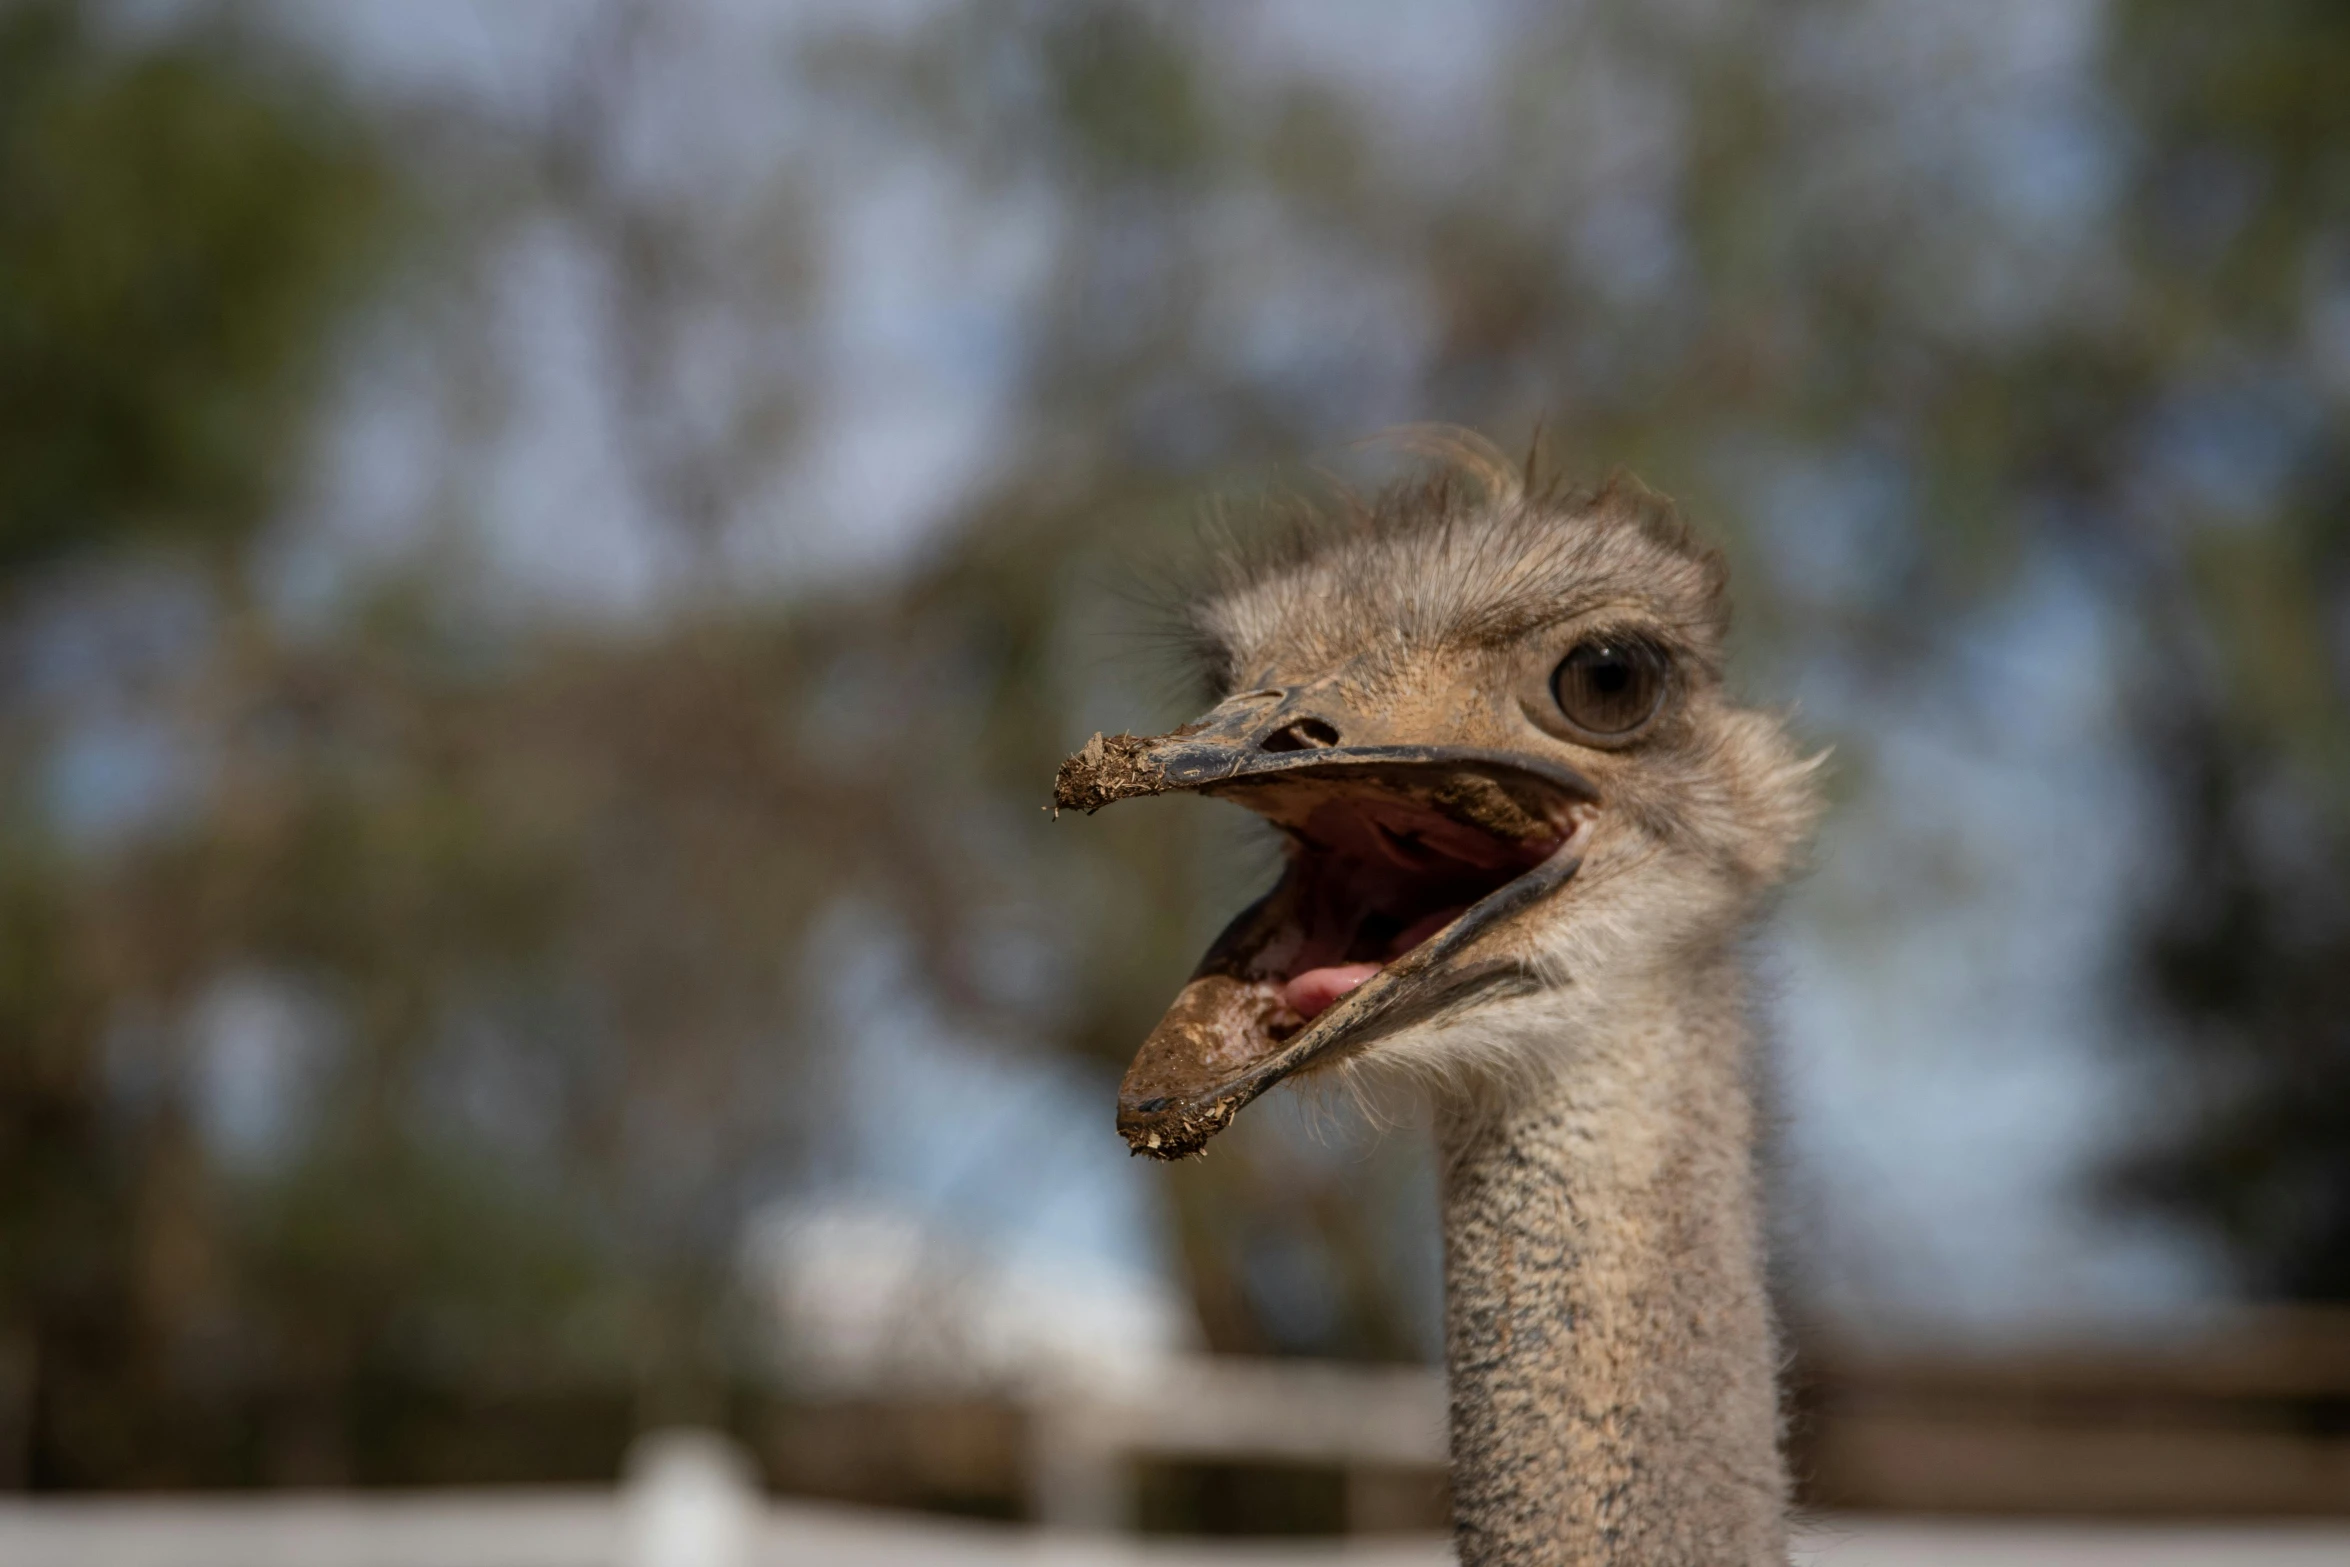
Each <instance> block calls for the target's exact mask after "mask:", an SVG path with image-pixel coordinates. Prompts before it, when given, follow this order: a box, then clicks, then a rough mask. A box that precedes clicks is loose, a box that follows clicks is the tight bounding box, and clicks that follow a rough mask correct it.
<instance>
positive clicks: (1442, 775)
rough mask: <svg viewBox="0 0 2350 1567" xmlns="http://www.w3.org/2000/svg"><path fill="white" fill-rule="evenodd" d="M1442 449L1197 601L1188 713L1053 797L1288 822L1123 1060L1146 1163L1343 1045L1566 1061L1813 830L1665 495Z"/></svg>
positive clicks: (1445, 1072) (1367, 1054)
mask: <svg viewBox="0 0 2350 1567" xmlns="http://www.w3.org/2000/svg"><path fill="white" fill-rule="evenodd" d="M1446 456H1447V460H1446V462H1445V463H1444V465H1443V466H1442V467H1441V468H1440V469H1439V470H1438V471H1437V472H1436V473H1435V474H1434V475H1433V476H1431V477H1429V478H1426V479H1424V480H1422V481H1419V482H1416V483H1413V484H1408V485H1404V486H1399V487H1397V488H1394V489H1391V490H1389V491H1387V492H1385V493H1383V494H1381V495H1379V496H1378V497H1376V498H1375V499H1374V500H1372V501H1370V502H1369V503H1367V504H1363V505H1361V506H1358V507H1356V508H1355V509H1353V510H1352V511H1351V512H1350V514H1349V515H1348V516H1347V517H1346V518H1344V519H1342V520H1340V521H1337V522H1335V523H1334V524H1332V525H1330V526H1328V527H1324V528H1321V529H1319V530H1317V531H1318V532H1319V535H1320V536H1319V537H1318V538H1309V539H1308V540H1307V541H1305V542H1302V543H1301V545H1300V547H1298V548H1297V549H1295V550H1294V551H1292V552H1291V553H1290V554H1289V555H1288V556H1287V557H1286V558H1283V559H1280V560H1276V561H1270V562H1260V563H1258V564H1256V565H1254V566H1253V567H1249V568H1245V569H1235V571H1234V572H1233V573H1232V576H1231V580H1229V581H1228V582H1227V583H1225V585H1224V586H1223V587H1222V589H1221V590H1220V591H1218V592H1216V593H1214V594H1213V595H1211V596H1210V597H1208V598H1207V599H1206V600H1205V601H1204V602H1203V603H1202V604H1201V605H1200V606H1199V607H1198V609H1197V610H1196V611H1195V613H1194V624H1195V626H1196V629H1197V631H1198V632H1199V634H1200V640H1201V642H1202V643H1203V644H1204V645H1205V647H1206V648H1207V650H1208V654H1209V660H1210V666H1211V670H1212V672H1213V675H1214V677H1215V679H1216V681H1217V684H1218V688H1219V689H1220V690H1221V691H1222V692H1223V693H1224V695H1223V697H1222V700H1220V701H1218V702H1217V703H1216V704H1215V705H1214V706H1213V707H1211V708H1210V709H1209V710H1208V711H1207V712H1206V713H1205V714H1203V715H1202V716H1201V717H1200V718H1198V719H1197V720H1196V721H1194V722H1192V723H1189V724H1185V725H1184V726H1183V727H1182V728H1180V729H1177V730H1175V731H1173V732H1172V733H1170V734H1166V735H1161V736H1157V737H1155V738H1150V739H1139V738H1136V737H1135V736H1132V735H1113V736H1102V735H1096V736H1095V737H1094V738H1093V739H1092V741H1090V742H1089V743H1088V744H1087V745H1086V747H1085V749H1084V750H1082V751H1080V752H1079V753H1078V754H1077V755H1075V756H1073V757H1071V758H1069V760H1068V761H1066V762H1065V763H1063V764H1062V767H1061V771H1060V775H1059V777H1058V778H1057V779H1056V781H1055V789H1054V799H1055V803H1056V805H1058V806H1062V807H1072V808H1077V809H1082V810H1085V811H1088V812H1090V811H1093V810H1096V809H1098V808H1100V807H1101V806H1103V805H1105V804H1108V803H1109V802H1111V801H1113V800H1118V799H1123V798H1127V797H1129V796H1133V795H1142V794H1158V793H1165V792H1169V791H1189V792H1193V793H1199V794H1208V795H1215V796H1217V797H1219V798H1224V799H1230V800H1234V801H1236V802H1238V803H1240V804H1242V805H1246V806H1248V807H1249V808H1250V809H1252V810H1254V811H1256V812H1258V813H1259V814H1261V815H1262V816H1264V817H1265V818H1266V819H1267V820H1269V821H1270V822H1272V823H1273V824H1274V825H1275V826H1276V827H1277V828H1279V829H1280V831H1281V833H1282V835H1283V837H1284V839H1285V846H1284V847H1285V865H1284V870H1283V873H1282V876H1281V879H1280V881H1279V883H1278V884H1277V885H1276V886H1275V887H1274V888H1273V889H1272V891H1270V892H1269V893H1267V894H1266V895H1265V896H1264V897H1262V898H1260V899H1259V900H1258V901H1257V902H1256V903H1254V904H1252V905H1250V906H1249V907H1248V908H1247V909H1246V910H1244V911H1242V912H1241V914H1240V915H1239V916H1238V917H1236V918H1235V919H1234V920H1233V921H1232V922H1231V924H1230V925H1229V926H1228V927H1227V928H1226V929H1225V931H1224V933H1223V934H1222V935H1221V936H1219V937H1218V938H1217V939H1216V941H1215V943H1214V944H1213V945H1212V946H1210V947H1209V949H1208V952H1207V954H1206V956H1205V957H1204V958H1202V959H1201V961H1200V964H1199V967H1198V969H1197V970H1196V971H1195V973H1194V974H1193V975H1192V978H1191V980H1190V981H1189V982H1188V983H1187V984H1186V985H1185V986H1184V988H1183V991H1182V993H1181V994H1180V995H1178V996H1177V997H1176V999H1175V1002H1174V1004H1173V1005H1172V1006H1171V1007H1169V1008H1168V1010H1167V1014H1166V1016H1165V1018H1164V1019H1163V1020H1162V1021H1161V1022H1160V1024H1159V1025H1158V1027H1157V1028H1156V1029H1154V1030H1153V1031H1152V1033H1151V1035H1150V1037H1149V1039H1148V1040H1146V1041H1145V1042H1144V1044H1143V1046H1142V1048H1141V1051H1140V1053H1139V1054H1138V1055H1137V1056H1136V1058H1135V1061H1134V1064H1133V1066H1132V1067H1131V1068H1130V1069H1129V1071H1128V1072H1127V1075H1126V1080H1125V1083H1124V1085H1123V1086H1122V1088H1121V1090H1120V1093H1119V1104H1118V1127H1119V1131H1120V1132H1121V1134H1122V1135H1124V1137H1125V1138H1126V1140H1127V1142H1128V1144H1129V1145H1130V1146H1131V1147H1133V1149H1134V1150H1135V1151H1136V1152H1139V1153H1148V1154H1151V1155H1154V1156H1156V1157H1159V1158H1175V1157H1178V1156H1180V1155H1183V1154H1186V1153H1190V1152H1192V1151H1194V1150H1196V1149H1198V1148H1199V1147H1200V1146H1201V1145H1202V1144H1204V1143H1205V1142H1206V1141H1207V1140H1208V1138H1210V1137H1212V1136H1214V1135H1215V1133H1216V1132H1218V1131H1220V1130H1221V1129H1222V1128H1223V1127H1224V1126H1225V1125H1226V1124H1228V1123H1229V1122H1230V1121H1231V1119H1232V1117H1233V1115H1234V1114H1235V1113H1237V1112H1238V1110H1239V1109H1240V1108H1241V1107H1242V1106H1243V1105H1245V1104H1247V1103H1248V1102H1249V1101H1250V1100H1252V1099H1254V1098H1255V1097H1256V1096H1257V1095H1258V1094H1261V1093H1263V1092H1264V1091H1265V1090H1266V1089H1267V1088H1269V1087H1271V1086H1272V1085H1273V1084H1275V1083H1277V1082H1279V1081H1281V1080H1282V1079H1284V1078H1288V1077H1291V1076H1295V1075H1297V1074H1300V1073H1304V1072H1309V1071H1316V1070H1323V1069H1328V1068H1331V1067H1334V1066H1339V1065H1342V1064H1355V1065H1373V1064H1381V1063H1385V1064H1391V1065H1396V1066H1400V1067H1403V1068H1405V1069H1408V1070H1416V1071H1419V1072H1422V1073H1425V1074H1428V1075H1431V1076H1435V1077H1439V1078H1443V1079H1446V1080H1458V1079H1460V1078H1462V1077H1464V1076H1472V1077H1476V1076H1483V1075H1485V1074H1490V1073H1491V1072H1493V1071H1495V1070H1496V1069H1499V1070H1501V1071H1504V1072H1507V1071H1511V1070H1525V1069H1538V1068H1542V1067H1544V1066H1551V1067H1561V1068H1563V1067H1569V1066H1571V1062H1572V1058H1573V1054H1574V1051H1575V1048H1576V1041H1577V1038H1578V1034H1579V1033H1580V1032H1582V1031H1581V1030H1579V1029H1578V1028H1577V1023H1578V1021H1579V1020H1584V1021H1589V1022H1593V1023H1596V1022H1600V1021H1603V1019H1602V1018H1601V1017H1600V1016H1599V1009H1602V1008H1606V1007H1609V1006H1615V1005H1624V1004H1627V1002H1626V998H1628V997H1636V996H1639V995H1642V994H1644V993H1646V994H1653V993H1654V992H1653V990H1648V991H1644V990H1643V986H1644V985H1647V984H1653V983H1656V982H1663V983H1670V982H1671V980H1672V977H1673V976H1674V975H1676V974H1679V973H1683V972H1686V970H1687V969H1688V967H1689V965H1691V964H1693V963H1700V962H1705V961H1708V960H1709V959H1711V958H1713V957H1716V956H1721V955H1723V949H1724V948H1726V947H1727V946H1728V945H1729V944H1730V943H1732V942H1734V941H1735V939H1736V937H1737V933H1738V931H1739V930H1740V928H1741V926H1742V925H1743V924H1744V921H1745V918H1746V916H1747V914H1748V913H1749V912H1750V906H1751V904H1752V903H1753V901H1754V900H1755V898H1756V897H1757V896H1758V895H1759V894H1760V893H1761V892H1762V891H1763V890H1765V889H1766V888H1767V887H1768V886H1769V885H1770V884H1771V883H1773V882H1774V881H1776V880H1777V879H1778V878H1779V876H1780V875H1781V874H1783V872H1784V871H1785V869H1786V867H1787V864H1788V861H1789V860H1790V858H1791V856H1792V855H1793V853H1794V852H1795V849H1796V846H1797V845H1798V843H1799V842H1800V840H1801V838H1802V836H1803V833H1804V831H1805V829H1806V827H1807V826H1808V824H1809V821H1810V818H1811V815H1812V811H1813V801H1812V795H1813V789H1812V784H1811V780H1810V774H1811V771H1812V769H1811V766H1810V764H1809V763H1807V762H1805V761H1803V760H1801V759H1800V758H1799V757H1798V756H1797V754H1796V752H1795V750H1794V748H1793V746H1792V744H1791V743H1790V741H1789V739H1788V737H1787V736H1786V734H1785V732H1784V730H1783V729H1782V727H1781V725H1780V723H1779V721H1778V720H1777V719H1776V718H1775V717H1773V716H1771V715H1769V714H1765V713H1762V712H1757V711H1754V710H1750V709H1745V708H1741V707H1738V706H1736V705H1734V704H1733V703H1732V702H1731V701H1730V699H1729V697H1728V696H1727V695H1726V694H1725V692H1724V691H1723V688H1722V682H1721V641H1722V635H1723V631H1724V626H1725V621H1726V617H1727V605H1726V601H1725V597H1724V591H1723V573H1722V567H1721V564H1720V561H1719V559H1718V558H1717V556H1716V555H1715V554H1714V553H1713V552H1712V551H1710V550H1708V549H1705V548H1703V547H1701V546H1700V545H1699V544H1698V543H1697V542H1696V541H1695V540H1694V539H1693V538H1692V537H1691V535H1690V533H1689V531H1688V530H1687V529H1686V528H1685V527H1684V526H1683V525H1682V524H1681V522H1680V521H1679V520H1678V519H1677V517H1676V516H1675V515H1674V513H1673V511H1672V508H1671V507H1670V505H1669V504H1667V503H1666V502H1664V501H1663V500H1661V499H1660V498H1658V497H1656V496H1654V495H1652V494H1650V493H1649V492H1647V491H1645V490H1643V489H1641V488H1640V487H1639V486H1638V485H1636V484H1633V483H1630V482H1625V481H1618V482H1615V483H1611V484H1610V485H1608V486H1607V487H1606V488H1604V489H1601V490H1598V491H1595V492H1591V491H1582V492H1578V491H1570V490H1567V489H1564V488H1561V487H1558V486H1546V485H1540V484H1536V483H1533V482H1531V480H1530V476H1522V475H1521V474H1520V473H1519V472H1517V471H1516V469H1515V468H1514V467H1513V466H1512V465H1510V464H1507V463H1506V462H1504V461H1502V460H1500V459H1499V457H1498V454H1496V453H1494V452H1492V451H1491V450H1490V449H1489V448H1487V447H1485V446H1483V445H1482V443H1478V442H1475V441H1474V440H1473V439H1471V438H1456V439H1454V440H1453V441H1451V442H1450V443H1449V446H1448V450H1447V454H1446Z"/></svg>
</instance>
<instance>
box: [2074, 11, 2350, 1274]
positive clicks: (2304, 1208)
mask: <svg viewBox="0 0 2350 1567" xmlns="http://www.w3.org/2000/svg"><path fill="white" fill-rule="evenodd" d="M2113 74H2114V79H2115V85H2116V89H2117V91H2118V93H2119V94H2120V95H2121V98H2122V101H2123V102H2124V103H2125V104H2126V105H2127V106H2128V107H2129V108H2130V109H2131V111H2132V112H2133V113H2134V116H2135V118H2136V121H2137V124H2138V126H2139V138H2138V144H2137V146H2136V148H2135V153H2136V156H2135V159H2134V165H2133V170H2132V175H2133V178H2132V181H2131V188H2130V195H2131V200H2130V207H2129V216H2130V221H2131V226H2132V231H2133V232H2132V237H2133V239H2134V241H2135V247H2136V253H2137V256H2138V258H2139V266H2140V269H2141V272H2140V277H2141V288H2142V290H2143V293H2142V295H2141V305H2140V308H2141V309H2142V310H2143V312H2144V313H2145V315H2146V317H2147V321H2148V330H2147V332H2146V340H2147V344H2148V348H2149V352H2148V354H2147V355H2146V358H2145V361H2144V362H2143V363H2141V364H2140V365H2137V366H2133V367H2132V368H2134V369H2136V370H2137V371H2138V381H2139V410H2138V418H2139V421H2140V427H2141V428H2143V429H2145V430H2147V431H2148V432H2149V433H2150V434H2152V433H2154V432H2161V433H2165V434H2169V435H2170V436H2171V437H2172V438H2173V439H2184V440H2189V441H2193V442H2195V443H2196V445H2197V452H2196V456H2197V458H2199V462H2197V463H2196V464H2195V466H2192V467H2190V466H2189V465H2188V464H2185V463H2174V464H2173V465H2172V471H2173V472H2174V473H2175V474H2176V476H2177V478H2178V479H2180V480H2183V481H2185V482H2183V483H2182V484H2180V489H2181V491H2182V492H2183V494H2182V495H2181V496H2180V497H2179V498H2177V499H2175V500H2174V501H2172V503H2171V504H2170V505H2169V506H2167V507H2165V508H2162V509H2161V510H2159V511H2157V512H2156V514H2155V515H2154V516H2153V517H2151V518H2148V519H2147V521H2149V522H2150V523H2152V524H2154V525H2155V526H2156V527H2158V528H2159V529H2160V531H2159V532H2157V533H2156V534H2155V536H2154V537H2153V538H2151V539H2141V540H2135V541H2133V543H2134V544H2135V546H2136V550H2137V552H2138V553H2139V554H2140V555H2141V557H2142V558H2144V570H2143V578H2142V581H2141V583H2140V586H2139V597H2138V605H2139V607H2140V610H2141V612H2142V614H2143V616H2144V624H2145V636H2146V643H2147V651H2148V658H2147V678H2146V680H2145V682H2144V685H2143V689H2142V690H2141V692H2140V694H2139V710H2140V711H2139V726H2138V727H2139V733H2140V736H2141V743H2142V744H2143V746H2144V748H2145V753H2146V756H2147V760H2148V764H2149V772H2150V774H2151V775H2152V776H2153V777H2154V778H2155V779H2156V780H2157V782H2158V784H2159V785H2160V787H2161V797H2162V801H2163V805H2164V809H2165V812H2166V815H2167V821H2166V823H2165V830H2164V832H2163V843H2164V854H2163V856H2162V859H2163V861H2164V866H2165V874H2163V875H2162V876H2161V877H2160V878H2159V880H2158V881H2157V883H2156V887H2155V896H2154V899H2153V901H2152V902H2151V903H2150V904H2149V906H2148V907H2147V908H2146V910H2145V911H2144V914H2143V916H2142V919H2141V921H2140V925H2139V931H2138V936H2139V940H2138V948H2137V956H2138V963H2139V969H2138V972H2137V974H2136V975H2135V976H2134V977H2135V978H2137V979H2139V980H2140V982H2141V983H2142V984H2143V985H2144V987H2145V995H2146V999H2147V1000H2148V1001H2149V1002H2150V1003H2152V1005H2151V1008H2150V1011H2151V1012H2152V1014H2153V1031H2154V1033H2155V1034H2156V1036H2157V1037H2158V1038H2159V1039H2160V1040H2162V1041H2163V1042H2164V1043H2166V1044H2168V1045H2171V1046H2174V1047H2176V1048H2178V1049H2179V1050H2181V1051H2182V1052H2183V1054H2184V1056H2185V1059H2186V1061H2187V1063H2188V1065H2189V1067H2190V1071H2189V1073H2188V1074H2187V1076H2186V1077H2185V1079H2184V1080H2183V1087H2184V1091H2183V1092H2181V1093H2180V1094H2179V1095H2178V1096H2177V1098H2176V1100H2175V1101H2174V1102H2171V1103H2168V1104H2165V1105H2163V1106H2162V1107H2161V1119H2160V1123H2159V1124H2158V1126H2157V1127H2156V1129H2155V1130H2154V1131H2153V1132H2152V1133H2151V1134H2150V1135H2149V1136H2148V1137H2147V1138H2146V1139H2145V1142H2144V1145H2143V1147H2142V1148H2141V1150H2140V1151H2139V1153H2138V1154H2137V1155H2136V1157H2135V1158H2134V1159H2133V1160H2132V1161H2131V1163H2130V1164H2129V1165H2128V1166H2127V1167H2126V1168H2125V1169H2123V1170H2122V1171H2121V1172H2120V1185H2121V1188H2122V1190H2123V1191H2124V1192H2126V1193H2129V1194H2131V1195H2134V1196H2135V1197H2137V1198H2139V1199H2141V1200H2144V1201H2148V1202H2151V1203H2152V1204H2154V1205H2155V1206H2157V1207H2158V1208H2161V1209H2164V1210H2167V1211H2169V1212H2171V1213H2174V1214H2180V1215H2184V1216H2186V1217H2188V1218H2189V1219H2191V1220H2193V1221H2194V1222H2196V1223H2198V1224H2200V1225H2202V1226H2205V1227H2207V1228H2208V1229H2209V1230H2211V1231H2212V1232H2214V1233H2216V1234H2217V1235H2218V1236H2219V1238H2220V1239H2222V1240H2223V1241H2224V1242H2225V1243H2226V1244H2227V1245H2228V1247H2230V1248H2231V1249H2232V1251H2233V1252H2234V1254H2235V1256H2236V1257H2237V1258H2238V1260H2239V1261H2240V1263H2241V1264H2242V1266H2243V1269H2244V1272H2245V1275H2246V1279H2247V1281H2248V1283H2249V1284H2250V1285H2251V1286H2252V1287H2253V1288H2255V1289H2256V1290H2259V1291H2261V1292H2262V1293H2277V1294H2282V1295H2285V1296H2289V1297H2298V1298H2315V1299H2326V1300H2337V1301H2344V1300H2350V632H2346V628H2350V442H2346V441H2345V436H2350V349H2346V347H2345V340H2344V322H2345V321H2346V320H2350V13H2345V12H2344V10H2343V8H2342V7H2340V6H2338V5H2329V4H2324V3H2304V0H2268V3H2263V4H2258V5H2252V6H2244V7H2237V8H2233V9H2231V10H2229V11H2228V12H2226V13H2225V14H2224V15H2221V14H2216V13H2210V12H2207V11H2204V10H2202V9H2200V8H2197V7H2194V6H2189V5H2181V4H2174V3H2171V0H2134V3H2132V4H2128V5H2124V6H2122V7H2121V8H2120V10H2119V12H2118V14H2117V16H2116V18H2115V29H2114V35H2113ZM2181 470H2183V471H2181Z"/></svg>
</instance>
